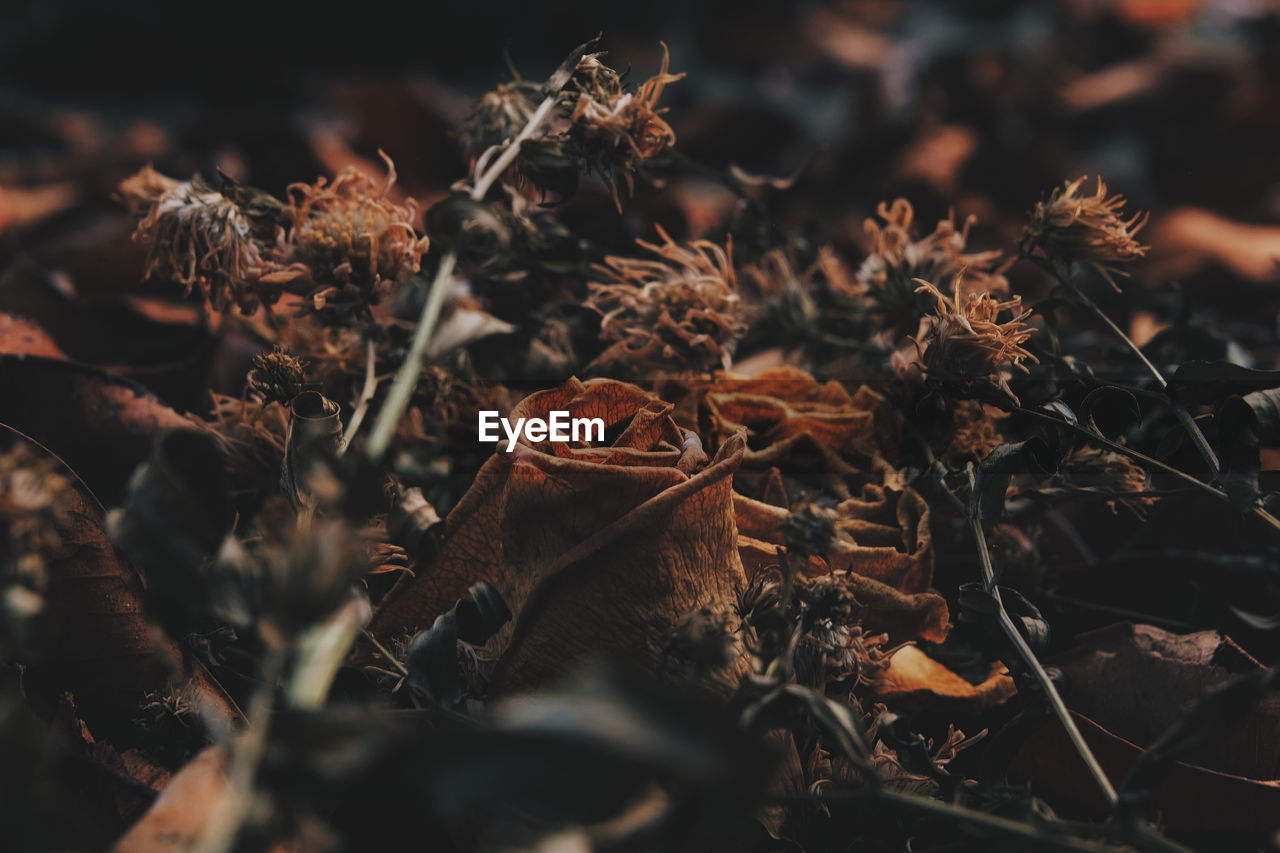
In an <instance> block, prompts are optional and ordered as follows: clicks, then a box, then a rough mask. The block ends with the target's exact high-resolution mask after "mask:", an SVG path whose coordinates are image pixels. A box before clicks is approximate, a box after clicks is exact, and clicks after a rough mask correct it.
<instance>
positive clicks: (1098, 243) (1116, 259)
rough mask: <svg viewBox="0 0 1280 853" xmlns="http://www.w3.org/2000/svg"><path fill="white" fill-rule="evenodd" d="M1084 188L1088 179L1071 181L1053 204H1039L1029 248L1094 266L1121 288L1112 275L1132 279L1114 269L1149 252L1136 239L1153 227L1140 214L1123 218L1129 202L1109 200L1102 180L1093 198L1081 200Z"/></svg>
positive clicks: (1028, 229) (1056, 193) (1026, 240)
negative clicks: (1149, 226)
mask: <svg viewBox="0 0 1280 853" xmlns="http://www.w3.org/2000/svg"><path fill="white" fill-rule="evenodd" d="M1084 182H1085V178H1083V177H1081V178H1078V179H1076V180H1074V181H1067V182H1066V183H1064V184H1063V185H1062V186H1061V187H1059V188H1058V189H1055V190H1054V191H1053V192H1052V193H1051V194H1050V195H1049V200H1048V201H1042V202H1038V203H1037V204H1036V206H1035V209H1034V210H1032V211H1031V216H1030V221H1029V222H1028V223H1027V227H1026V231H1025V232H1024V234H1023V238H1022V240H1023V244H1024V245H1027V244H1029V245H1031V246H1038V247H1039V248H1040V250H1041V251H1042V252H1044V253H1045V255H1046V256H1048V257H1049V258H1060V259H1062V260H1065V261H1079V262H1081V263H1084V264H1088V265H1089V266H1091V267H1093V269H1095V270H1096V271H1097V272H1098V274H1099V275H1101V276H1102V277H1103V278H1104V279H1106V280H1107V282H1108V283H1109V284H1110V285H1111V286H1112V287H1116V283H1115V280H1114V279H1113V278H1112V274H1119V275H1128V273H1126V272H1125V271H1124V270H1121V269H1118V268H1116V267H1115V266H1114V264H1122V263H1127V262H1129V261H1134V260H1137V259H1138V258H1141V257H1142V256H1143V255H1145V254H1146V252H1147V247H1146V246H1144V245H1142V244H1141V243H1139V242H1138V241H1137V240H1135V239H1134V235H1135V234H1137V233H1138V232H1139V231H1141V230H1142V227H1143V226H1144V225H1146V224H1147V214H1146V213H1145V212H1139V213H1135V214H1134V215H1133V216H1131V217H1129V218H1128V219H1125V218H1123V216H1122V214H1121V211H1122V209H1123V208H1124V204H1125V199H1124V196H1121V195H1113V196H1110V197H1108V196H1107V185H1106V184H1105V183H1103V181H1102V178H1098V183H1097V189H1096V190H1095V191H1094V193H1093V195H1081V194H1080V193H1079V190H1080V187H1081V185H1082V184H1084ZM1117 289H1118V288H1117Z"/></svg>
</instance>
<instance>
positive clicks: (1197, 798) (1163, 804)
mask: <svg viewBox="0 0 1280 853" xmlns="http://www.w3.org/2000/svg"><path fill="white" fill-rule="evenodd" d="M1080 641H1081V645H1080V646H1079V647H1078V648H1076V649H1074V650H1072V651H1071V652H1068V653H1067V654H1065V655H1063V656H1061V657H1060V658H1058V659H1056V660H1054V661H1053V663H1054V664H1055V665H1057V666H1058V667H1059V668H1060V669H1061V670H1062V672H1063V674H1064V676H1065V685H1064V689H1063V698H1064V700H1065V701H1066V703H1067V705H1068V706H1069V707H1070V708H1071V711H1072V715H1073V716H1074V717H1075V719H1076V723H1077V725H1078V726H1079V728H1080V730H1081V732H1082V733H1083V734H1084V736H1085V739H1086V741H1088V743H1089V747H1090V749H1091V750H1092V751H1093V752H1094V754H1095V755H1096V756H1097V757H1098V760H1099V761H1100V762H1101V764H1102V766H1103V769H1104V770H1106V771H1107V774H1108V776H1109V777H1110V778H1111V779H1113V780H1116V781H1119V780H1121V779H1124V778H1125V775H1126V774H1127V773H1128V772H1129V769H1130V768H1131V767H1132V766H1133V764H1134V762H1135V761H1136V760H1137V758H1138V756H1139V754H1140V753H1141V752H1142V750H1143V748H1145V746H1146V745H1148V744H1150V743H1151V742H1152V741H1153V740H1154V739H1155V738H1156V737H1157V736H1159V735H1160V734H1161V733H1162V732H1163V731H1164V730H1165V729H1166V728H1168V727H1169V726H1170V725H1171V724H1172V723H1173V722H1174V721H1175V720H1177V719H1179V718H1180V717H1181V716H1182V715H1183V714H1184V713H1185V712H1186V710H1187V708H1188V706H1190V705H1191V704H1192V703H1194V702H1195V701H1196V700H1197V699H1199V698H1200V697H1202V696H1203V695H1204V694H1205V693H1206V692H1208V691H1209V690H1211V689H1213V688H1214V687H1217V686H1219V685H1221V684H1223V683H1224V682H1226V681H1228V680H1230V679H1231V678H1233V677H1235V676H1237V675H1240V674H1242V673H1247V672H1252V671H1256V670H1257V669H1259V668H1260V666H1261V665H1260V664H1259V663H1258V662H1257V661H1255V660H1254V659H1253V658H1252V657H1250V656H1249V655H1248V654H1247V653H1246V652H1245V651H1244V650H1243V649H1241V648H1240V647H1239V646H1237V645H1236V644H1235V643H1233V642H1232V641H1231V640H1230V639H1229V638H1227V637H1224V636H1222V635H1221V634H1219V633H1217V632H1216V631H1200V632H1196V633H1192V634H1184V635H1178V634H1171V633H1169V632H1167V631H1164V630H1161V629H1159V628H1156V627H1153V626H1151V625H1135V624H1132V623H1127V622H1126V623H1119V624H1116V625H1111V626H1109V627H1106V628H1101V629H1099V630H1097V631H1093V632H1090V633H1088V634H1084V635H1082V636H1081V637H1080ZM1277 731H1280V696H1277V695H1275V694H1274V693H1272V694H1270V695H1268V696H1267V697H1265V698H1264V699H1263V700H1262V701H1261V702H1259V703H1258V705H1257V707H1256V708H1255V709H1254V710H1253V712H1252V713H1251V714H1250V715H1249V717H1248V719H1247V720H1246V721H1245V722H1244V723H1243V724H1242V725H1239V726H1236V727H1233V728H1232V729H1231V730H1229V731H1221V732H1219V733H1218V736H1216V737H1214V738H1213V739H1212V742H1211V743H1208V744H1206V745H1204V746H1202V747H1200V748H1198V749H1196V750H1195V751H1193V752H1191V753H1189V754H1188V755H1187V756H1186V757H1187V759H1188V760H1187V761H1179V762H1176V763H1174V764H1173V765H1171V766H1170V768H1169V769H1168V770H1167V771H1166V772H1165V775H1164V776H1163V777H1162V781H1161V783H1160V784H1157V786H1156V788H1155V791H1154V798H1153V800H1152V812H1151V814H1152V816H1153V817H1158V818H1159V819H1160V820H1161V821H1162V822H1163V823H1164V824H1165V825H1166V826H1167V827H1168V828H1169V829H1171V830H1174V831H1176V832H1210V833H1228V834H1231V835H1238V834H1242V833H1257V834H1261V833H1264V832H1272V831H1274V830H1275V829H1277V827H1280V817H1277V816H1280V741H1277V738H1276V733H1277ZM1010 771H1011V772H1012V773H1015V774H1017V775H1018V776H1021V777H1026V778H1030V779H1032V780H1033V781H1034V782H1035V783H1036V784H1037V785H1038V786H1041V787H1042V788H1043V789H1044V790H1046V791H1049V792H1052V793H1054V794H1056V795H1058V796H1060V797H1062V798H1063V799H1064V800H1067V801H1070V802H1072V803H1074V804H1076V805H1078V806H1080V807H1083V808H1089V809H1092V810H1097V811H1099V812H1100V813H1102V812H1105V810H1106V806H1105V804H1104V803H1102V802H1101V800H1100V798H1099V795H1098V793H1097V791H1096V787H1095V785H1094V783H1093V781H1092V779H1091V778H1090V777H1089V774H1088V772H1087V770H1086V769H1085V768H1084V766H1083V764H1082V763H1081V761H1080V758H1079V756H1078V755H1076V753H1075V751H1074V749H1073V748H1072V746H1071V745H1070V743H1069V741H1068V740H1067V738H1066V736H1065V734H1064V733H1063V731H1062V729H1061V726H1060V725H1059V724H1058V723H1057V722H1056V721H1050V722H1046V723H1044V724H1042V725H1040V726H1039V727H1037V729H1036V730H1035V731H1034V732H1033V733H1032V734H1031V736H1030V737H1029V738H1027V739H1026V740H1025V742H1022V743H1021V745H1020V747H1019V748H1018V749H1017V752H1016V755H1015V757H1014V759H1013V761H1012V764H1011V766H1010Z"/></svg>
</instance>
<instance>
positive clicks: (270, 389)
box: [249, 345, 306, 406]
mask: <svg viewBox="0 0 1280 853" xmlns="http://www.w3.org/2000/svg"><path fill="white" fill-rule="evenodd" d="M304 367H306V362H304V361H302V359H300V358H298V357H297V356H295V355H294V354H293V353H291V352H289V350H287V349H285V348H284V347H282V346H280V345H276V347H275V349H273V350H271V352H263V353H258V354H257V355H255V356H254V357H253V369H252V370H250V371H249V387H250V388H252V389H253V390H254V391H257V392H258V393H259V394H261V395H262V396H263V397H264V398H265V399H266V400H267V402H271V401H275V402H277V403H282V404H284V405H286V406H287V405H289V401H290V400H292V399H293V398H294V397H296V396H298V395H299V394H301V393H302V383H303V373H302V371H303V368H304Z"/></svg>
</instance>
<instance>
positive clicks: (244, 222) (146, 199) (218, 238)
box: [120, 166, 274, 313]
mask: <svg viewBox="0 0 1280 853" xmlns="http://www.w3.org/2000/svg"><path fill="white" fill-rule="evenodd" d="M120 194H121V198H122V199H123V200H124V201H125V204H126V205H127V206H128V207H129V208H130V210H132V211H134V212H135V213H138V214H140V215H141V216H142V218H141V220H140V221H139V222H138V226H137V229H136V230H135V231H134V235H133V236H134V239H135V240H139V241H141V242H144V243H147V244H148V245H149V249H148V253H147V262H146V268H145V274H146V275H147V276H148V277H150V276H153V275H157V274H159V275H164V276H169V277H171V278H172V279H173V280H174V281H177V282H178V283H179V284H183V285H186V288H187V292H188V293H190V292H191V290H192V288H193V287H194V288H198V289H199V290H200V294H201V295H202V296H203V297H204V298H205V300H206V301H207V302H208V303H209V304H210V305H212V306H213V307H214V308H215V309H217V310H219V311H226V310H227V309H229V308H230V307H231V306H233V305H236V306H239V308H240V310H241V311H243V312H245V313H252V312H253V311H256V310H257V308H258V306H259V305H261V304H262V302H263V301H264V300H263V298H262V296H263V294H262V293H261V292H260V289H259V287H258V282H259V279H260V277H261V276H262V274H263V273H264V272H265V271H266V270H268V269H269V268H270V263H269V260H268V258H269V255H270V250H269V247H268V243H270V242H273V241H274V233H273V226H272V224H271V221H270V219H271V214H272V212H273V211H272V210H268V209H266V208H264V209H262V210H261V211H259V210H257V209H254V210H252V212H251V211H250V209H248V205H246V204H244V203H243V202H244V201H245V200H246V197H242V196H240V195H238V194H236V193H232V192H228V191H226V190H220V189H217V188H214V187H212V186H210V185H209V184H208V183H207V182H206V181H205V180H204V179H203V178H201V177H199V176H196V177H194V178H192V179H191V180H190V181H175V180H172V179H170V178H166V177H165V176H163V175H161V174H160V173H158V172H156V171H155V170H154V169H152V168H151V167H150V166H147V167H146V168H144V169H142V170H141V171H140V172H138V173H137V174H135V175H133V176H132V177H130V178H128V179H126V180H125V181H124V182H123V183H121V185H120ZM259 213H261V214H263V215H262V216H257V214H259ZM266 301H268V302H270V301H273V300H271V299H268V300H266Z"/></svg>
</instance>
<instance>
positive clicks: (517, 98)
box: [463, 80, 542, 157]
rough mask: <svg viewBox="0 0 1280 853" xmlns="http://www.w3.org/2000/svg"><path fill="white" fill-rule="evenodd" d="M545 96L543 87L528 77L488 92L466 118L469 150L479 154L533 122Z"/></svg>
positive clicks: (465, 139) (473, 153)
mask: <svg viewBox="0 0 1280 853" xmlns="http://www.w3.org/2000/svg"><path fill="white" fill-rule="evenodd" d="M541 99H542V87H541V86H539V85H538V84H536V83H531V82H529V81H527V80H513V81H511V82H510V83H502V84H500V85H499V86H498V88H497V89H494V90H493V91H492V92H486V93H485V94H484V95H482V96H481V98H480V100H478V101H476V103H475V105H474V106H473V107H472V108H471V112H470V114H469V115H468V116H467V119H466V125H465V128H464V129H465V133H464V136H463V141H464V143H465V145H466V148H467V153H468V154H470V155H471V156H472V157H479V156H480V155H481V154H483V153H484V152H485V151H487V150H488V149H490V148H492V147H493V146H494V145H501V144H502V143H503V142H505V141H506V140H508V139H511V138H512V137H514V136H515V135H516V134H518V133H519V132H520V131H521V130H523V129H524V126H525V125H526V124H528V123H529V119H530V118H532V117H533V113H534V111H535V110H536V109H537V108H538V102H539V101H540V100H541Z"/></svg>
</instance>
